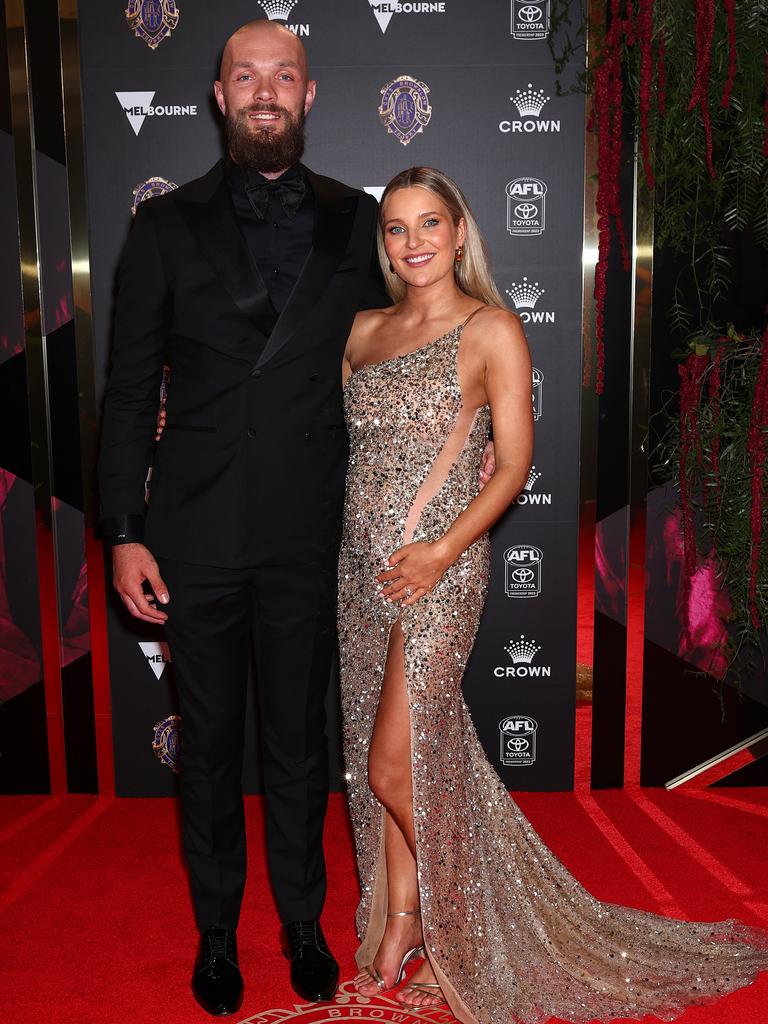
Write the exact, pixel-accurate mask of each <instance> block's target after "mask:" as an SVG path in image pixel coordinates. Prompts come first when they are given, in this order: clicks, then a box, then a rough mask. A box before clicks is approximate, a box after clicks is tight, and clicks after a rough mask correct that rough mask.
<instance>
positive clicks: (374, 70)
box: [78, 0, 584, 794]
mask: <svg viewBox="0 0 768 1024" xmlns="http://www.w3.org/2000/svg"><path fill="white" fill-rule="evenodd" d="M401 6H402V7H403V10H401V11H399V12H396V13H392V11H393V9H394V7H395V5H392V4H380V3H369V2H368V0H298V2H295V3H282V4H281V3H277V2H270V3H267V2H263V3H259V2H254V0H226V2H221V0H218V2H207V0H205V2H204V0H195V2H194V3H192V2H187V3H181V4H179V5H174V4H173V3H170V2H166V3H159V2H157V3H152V4H147V3H144V4H143V5H142V4H137V3H132V4H130V5H129V12H130V11H132V10H133V9H134V8H135V9H136V12H137V19H136V20H135V22H134V27H135V28H137V29H138V32H139V34H138V35H136V34H135V33H134V31H132V29H131V26H130V25H129V24H128V22H127V20H126V15H125V13H124V5H123V3H122V2H115V3H104V2H103V0H80V3H79V8H78V10H79V20H80V34H81V52H82V73H83V84H84V116H85V142H86V153H87V170H88V196H89V210H90V243H91V258H92V263H91V269H92V291H93V312H94V327H95V335H96V365H97V392H98V393H99V394H100V393H101V391H102V390H103V385H104V378H105V374H106V371H107V365H108V353H109V343H110V317H111V307H112V294H113V281H114V271H115V266H116V262H117V259H118V256H119V252H120V249H121V247H122V245H123V242H124V240H125V236H126V232H127V231H128V229H129V225H130V220H131V207H132V204H133V203H134V202H136V201H140V200H142V199H143V198H144V196H145V195H147V194H150V193H151V192H152V191H153V190H154V189H158V188H159V189H163V188H169V187H173V185H174V184H180V183H182V182H184V181H187V180H189V179H190V178H193V177H195V176H197V175H199V174H201V173H203V172H204V171H205V170H207V169H208V167H209V166H210V165H211V164H212V163H213V162H214V161H215V160H216V159H218V157H219V155H220V153H221V136H220V128H219V120H220V119H219V116H218V111H217V110H216V108H215V105H214V103H213V101H212V95H211V86H212V82H213V80H214V78H215V70H216V65H217V60H218V55H219V51H220V49H221V47H222V45H223V43H224V41H225V40H226V38H227V36H228V35H229V34H230V32H232V31H233V30H234V29H235V28H237V27H238V26H239V25H240V24H242V23H244V22H246V21H249V20H251V19H254V18H260V17H265V16H266V15H269V16H270V17H272V18H273V19H275V20H278V21H281V22H282V23H286V24H288V25H289V27H290V28H291V29H292V30H293V31H295V32H296V33H298V34H299V36H300V37H301V38H302V41H303V42H304V43H305V45H306V47H307V50H308V52H309V57H310V62H311V67H312V73H313V77H315V78H316V79H317V81H318V99H317V101H316V104H315V107H314V109H313V111H312V113H311V115H310V120H309V125H308V129H309V130H308V135H309V144H308V150H307V154H306V158H305V159H306V162H307V163H308V164H309V165H310V166H311V167H313V168H314V169H316V170H318V171H320V172H321V173H324V174H329V175H331V176H334V177H337V178H340V179H342V180H344V181H346V182H349V183H350V184H352V185H355V186H357V187H359V188H365V189H366V190H368V191H370V192H372V193H373V194H377V193H379V194H380V190H381V189H382V188H383V187H384V185H385V184H386V182H387V181H388V180H389V178H390V177H391V176H392V175H393V174H394V173H396V172H397V171H399V170H401V169H403V168H404V167H408V166H411V165H414V164H428V165H432V166H436V167H439V168H441V169H443V170H445V171H447V172H448V173H449V174H450V175H451V176H453V177H454V178H455V179H456V180H457V181H458V182H459V183H460V184H461V185H462V187H463V188H464V189H465V191H466V193H467V195H468V196H469V198H470V201H471V203H472V205H473V207H474V211H475V213H476V215H477V217H478V220H479V222H480V225H481V227H482V230H483V231H484V233H485V235H486V237H487V239H488V241H489V244H490V247H491V251H492V254H493V257H494V262H495V267H496V272H497V277H498V284H499V287H500V288H501V290H502V292H503V293H506V294H507V297H508V299H509V303H510V306H511V308H513V309H517V310H518V312H519V313H520V314H521V316H522V317H523V319H524V321H525V322H526V327H527V331H528V336H529V340H530V344H531V349H532V354H533V359H534V364H535V366H536V372H535V380H536V383H535V388H534V401H535V406H536V413H537V417H538V420H537V439H536V452H535V460H534V461H535V471H532V474H531V479H530V481H529V484H528V486H527V488H526V490H525V491H524V493H523V494H522V495H521V497H520V499H519V501H518V504H517V505H516V506H515V507H514V508H513V509H512V510H511V511H510V513H509V514H508V515H507V516H506V518H505V520H504V522H503V523H502V524H501V525H500V526H499V528H498V529H497V530H496V531H495V536H494V560H493V578H492V586H491V593H490V598H489V602H488V607H487V611H486V614H485V617H484V620H483V624H482V628H481V631H480V635H479V638H478V644H477V649H476V651H475V654H474V656H473V659H472V663H471V668H470V671H469V674H468V678H467V680H466V694H467V699H468V702H469V704H470V706H471V707H472V709H473V712H474V714H475V719H476V722H477V727H478V730H479V733H480V736H481V738H482V740H483V742H484V743H485V745H486V747H487V749H488V752H489V754H490V756H491V757H492V758H493V760H494V763H495V764H496V765H497V767H498V768H499V770H500V772H501V773H502V776H503V777H504V780H505V782H506V783H507V784H508V785H509V786H510V787H511V788H517V789H567V788H569V787H570V786H571V784H572V773H573V741H574V740H573V737H574V672H575V579H576V535H577V516H578V510H577V500H578V495H577V488H578V481H577V474H578V436H579V427H578V423H579V390H580V389H579V384H580V352H581V324H580V319H581V289H582V277H581V257H582V229H583V221H582V214H583V211H582V196H583V158H582V153H583V146H584V100H583V97H580V96H567V97H557V96H556V90H555V82H554V73H553V68H552V61H551V57H550V54H549V50H548V48H547V43H546V33H547V29H548V10H547V4H546V3H543V4H539V5H535V4H534V5H530V4H526V5H521V4H520V3H518V2H517V0H515V2H513V3H511V4H510V3H509V2H500V0H472V2H471V3H470V2H467V0H465V2H461V0H445V2H444V3H432V4H405V5H401ZM521 8H524V10H522V11H521ZM534 8H535V11H534ZM142 10H143V14H142ZM417 11H418V13H417ZM536 12H538V13H536ZM163 14H164V16H165V23H164V24H163V23H162V21H161V19H160V16H161V15H163ZM156 15H157V17H155V16H156ZM142 18H143V21H142ZM169 26H172V31H170V32H168V33H167V34H165V33H164V29H167V28H168V27H169ZM163 35H164V38H163V39H162V41H160V42H159V43H158V42H157V40H158V37H159V36H163ZM149 44H154V45H149ZM409 80H415V81H416V83H418V84H416V85H413V83H412V82H411V81H409ZM408 88H410V89H411V90H413V92H412V93H411V95H413V94H414V93H415V94H416V106H417V111H416V113H418V114H419V116H420V118H421V120H414V119H413V113H414V112H413V110H412V109H411V106H409V99H408V93H407V91H406V90H407V89H408ZM403 97H404V98H403ZM387 103H390V104H391V108H390V109H393V110H394V109H395V108H397V109H396V110H395V113H396V115H397V119H399V122H398V120H397V119H396V121H395V123H394V125H393V126H392V127H391V128H390V130H388V129H387V127H385V125H384V123H383V121H382V115H381V112H380V106H382V104H385V105H386V104H387ZM398 105H399V106H398ZM413 128H416V131H415V132H414V131H413V130H412V129H413ZM409 129H411V130H410V131H409ZM172 386H173V385H172V382H171V387H172ZM109 642H110V665H111V679H112V704H113V721H114V743H115V769H116V787H117V792H118V793H120V794H161V793H168V792H171V791H172V790H173V788H174V784H175V779H174V775H173V773H172V771H169V770H168V764H167V762H169V761H171V762H172V760H173V745H174V742H175V738H174V730H175V728H176V725H177V724H178V723H177V720H176V719H175V718H174V717H173V716H174V715H175V705H174V697H173V685H172V666H169V665H168V664H167V648H165V647H164V645H163V642H162V637H161V635H160V633H159V631H154V630H152V629H151V628H149V627H147V626H146V625H143V624H140V625H139V627H138V628H137V627H136V626H134V625H133V624H132V623H131V622H130V621H127V619H126V616H125V615H124V614H123V613H122V612H121V610H120V609H118V608H117V607H113V608H111V610H110V616H109ZM329 709H330V711H331V757H332V762H333V770H334V773H335V775H334V777H335V778H337V779H338V780H339V784H340V781H341V767H340V763H339V757H338V735H337V732H338V730H337V720H336V716H335V700H334V698H333V685H332V686H331V690H330V695H329ZM254 733H255V730H254ZM155 734H157V735H155ZM153 738H154V739H156V741H157V743H159V744H161V745H162V744H163V743H165V744H166V746H169V747H170V756H165V757H164V758H163V759H162V760H161V759H160V758H158V757H156V756H155V755H154V754H153V745H152V742H153ZM254 755H255V750H254V748H251V750H250V751H249V754H248V764H247V770H246V785H247V787H248V788H249V789H256V788H258V784H259V779H258V771H257V763H258V758H257V757H256V756H254ZM162 761H165V762H166V764H165V765H164V764H163V763H162Z"/></svg>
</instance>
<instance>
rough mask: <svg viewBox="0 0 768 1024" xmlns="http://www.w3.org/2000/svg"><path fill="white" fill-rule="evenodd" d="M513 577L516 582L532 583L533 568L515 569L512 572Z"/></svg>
mask: <svg viewBox="0 0 768 1024" xmlns="http://www.w3.org/2000/svg"><path fill="white" fill-rule="evenodd" d="M512 579H513V580H514V581H515V582H516V583H530V582H531V580H532V579H533V569H515V570H514V571H513V573H512Z"/></svg>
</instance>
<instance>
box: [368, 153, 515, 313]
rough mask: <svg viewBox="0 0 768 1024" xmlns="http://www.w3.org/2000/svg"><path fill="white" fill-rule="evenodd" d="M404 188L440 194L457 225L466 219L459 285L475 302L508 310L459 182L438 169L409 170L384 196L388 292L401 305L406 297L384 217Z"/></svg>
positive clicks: (383, 262) (383, 256)
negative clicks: (392, 267) (393, 265)
mask: <svg viewBox="0 0 768 1024" xmlns="http://www.w3.org/2000/svg"><path fill="white" fill-rule="evenodd" d="M401 188H423V189H426V190H427V192H431V193H432V194H433V195H436V196H437V198H438V199H440V200H441V202H443V203H444V204H445V206H447V208H448V210H449V212H450V214H451V217H452V218H453V223H454V224H455V225H458V223H459V221H460V220H461V219H462V218H464V223H465V225H466V229H467V230H466V238H465V239H464V246H463V249H464V253H463V258H462V259H461V260H460V261H458V262H456V263H454V275H455V278H456V284H457V285H458V286H459V288H461V290H462V291H463V292H465V293H466V294H467V295H471V296H472V297H473V298H474V299H478V300H479V301H480V302H485V303H487V304H488V305H489V306H500V307H501V308H502V309H506V308H507V305H506V303H505V302H504V299H502V297H501V293H500V292H499V289H498V288H497V287H496V282H495V281H494V279H493V273H492V271H491V260H490V257H489V256H488V249H487V248H486V245H485V241H484V240H483V236H482V235H481V234H480V228H479V227H478V226H477V221H476V220H475V218H474V215H473V213H472V210H471V209H470V206H469V203H468V202H467V199H466V196H465V195H464V193H463V192H462V191H461V189H460V188H459V186H458V185H457V184H456V182H455V181H453V180H452V179H451V178H449V177H448V175H447V174H443V172H442V171H438V170H436V169H435V168H434V167H409V168H408V170H407V171H401V172H400V173H399V174H396V175H395V176H394V178H393V179H392V180H391V181H390V183H389V184H388V185H387V187H386V188H385V189H384V193H383V195H382V197H381V207H380V212H379V230H378V248H379V262H380V263H381V269H382V272H383V274H384V282H385V284H386V286H387V291H388V292H389V294H390V296H391V297H392V299H393V301H394V302H400V300H401V299H403V298H405V291H406V287H405V284H404V283H403V282H402V281H401V280H400V278H399V277H398V276H397V274H396V273H395V272H394V271H393V270H390V265H389V257H388V256H387V252H386V249H385V248H384V227H383V222H382V217H383V214H384V206H385V204H386V201H387V199H388V198H389V196H390V195H392V193H393V192H397V191H398V190H399V189H401Z"/></svg>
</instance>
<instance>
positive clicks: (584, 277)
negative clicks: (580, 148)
mask: <svg viewBox="0 0 768 1024" xmlns="http://www.w3.org/2000/svg"><path fill="white" fill-rule="evenodd" d="M593 6H594V5H593ZM593 13H594V12H592V11H590V20H589V31H588V35H587V59H589V56H590V54H591V53H592V51H593V49H594V47H595V44H596V33H595V28H594V26H595V24H596V22H595V20H594V19H593V17H592V14H593ZM585 104H586V99H585ZM586 113H587V111H585V114H586ZM586 123H587V122H586V118H585V131H584V234H583V240H582V255H581V331H582V335H581V336H582V388H581V410H580V414H581V420H580V459H579V524H578V545H579V547H578V570H577V571H578V579H579V580H581V579H584V578H585V577H586V576H587V574H588V575H589V578H591V579H593V580H594V577H595V500H596V497H597V394H596V392H595V379H594V377H595V370H596V367H595V349H596V339H595V300H594V292H595V265H596V263H597V247H598V238H599V233H598V230H597V212H596V210H595V201H596V198H597V155H598V154H597V137H596V135H595V133H594V132H590V131H587V130H586ZM584 560H586V563H587V564H586V568H585V567H584V565H583V561H584ZM576 609H577V612H576V614H577V624H578V628H579V629H580V630H581V629H583V627H584V624H585V623H586V631H587V632H588V634H589V636H590V637H591V644H590V647H591V648H592V649H594V635H595V603H594V600H591V601H589V600H587V598H586V596H585V595H584V594H583V593H582V591H581V589H580V587H579V586H578V584H577V598H576ZM575 685H576V690H577V697H578V696H579V695H581V696H582V698H586V697H587V695H589V696H590V697H591V691H592V667H591V666H589V665H584V666H581V665H578V664H577V666H576V680H575ZM591 751H592V729H591V719H590V728H589V729H588V730H582V729H577V731H576V761H577V763H579V764H586V765H587V771H586V772H585V773H582V774H581V777H582V778H585V777H588V776H589V775H590V773H591V772H590V769H591Z"/></svg>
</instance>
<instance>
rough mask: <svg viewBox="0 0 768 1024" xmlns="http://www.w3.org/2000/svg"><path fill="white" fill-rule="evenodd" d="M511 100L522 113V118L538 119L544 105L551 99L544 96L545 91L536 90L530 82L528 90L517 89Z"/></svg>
mask: <svg viewBox="0 0 768 1024" xmlns="http://www.w3.org/2000/svg"><path fill="white" fill-rule="evenodd" d="M509 98H510V99H511V100H512V102H513V103H514V104H515V106H516V107H517V109H518V111H519V112H520V117H538V116H539V114H540V113H541V110H542V107H543V106H544V104H545V103H547V102H548V101H549V100H550V99H551V97H549V96H545V95H544V90H543V89H534V88H533V86H532V85H531V83H530V82H529V83H528V88H527V89H516V90H515V95H514V96H510V97H509Z"/></svg>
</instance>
